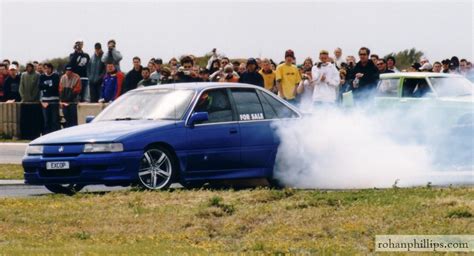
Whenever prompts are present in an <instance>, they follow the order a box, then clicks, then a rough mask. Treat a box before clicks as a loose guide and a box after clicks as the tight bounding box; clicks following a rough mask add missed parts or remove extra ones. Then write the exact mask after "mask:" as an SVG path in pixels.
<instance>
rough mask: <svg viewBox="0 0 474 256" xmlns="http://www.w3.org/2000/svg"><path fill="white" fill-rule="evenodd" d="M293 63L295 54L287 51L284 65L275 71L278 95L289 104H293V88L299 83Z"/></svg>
mask: <svg viewBox="0 0 474 256" xmlns="http://www.w3.org/2000/svg"><path fill="white" fill-rule="evenodd" d="M294 61H295V53H294V52H293V51H292V50H287V51H286V52H285V63H282V64H280V65H278V67H277V69H276V82H277V88H278V95H279V96H280V97H281V98H283V99H285V100H287V101H288V102H290V103H295V95H296V91H295V88H296V86H297V85H298V84H299V83H300V81H301V75H300V72H299V70H298V68H297V67H296V66H295V65H294V64H293V63H294Z"/></svg>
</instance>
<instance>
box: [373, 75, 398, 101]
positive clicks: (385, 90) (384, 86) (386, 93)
mask: <svg viewBox="0 0 474 256" xmlns="http://www.w3.org/2000/svg"><path fill="white" fill-rule="evenodd" d="M399 83H400V79H399V78H392V79H381V80H380V81H379V84H378V85H377V96H379V97H398V85H399Z"/></svg>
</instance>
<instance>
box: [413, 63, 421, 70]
mask: <svg viewBox="0 0 474 256" xmlns="http://www.w3.org/2000/svg"><path fill="white" fill-rule="evenodd" d="M411 67H412V68H414V69H416V70H419V69H420V67H421V64H420V63H418V62H415V63H413V64H412V65H411Z"/></svg>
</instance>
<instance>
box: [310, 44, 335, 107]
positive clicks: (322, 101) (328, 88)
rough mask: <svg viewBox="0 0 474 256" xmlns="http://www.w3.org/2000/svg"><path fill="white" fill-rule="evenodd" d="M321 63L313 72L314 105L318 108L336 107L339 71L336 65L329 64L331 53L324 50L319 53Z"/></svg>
mask: <svg viewBox="0 0 474 256" xmlns="http://www.w3.org/2000/svg"><path fill="white" fill-rule="evenodd" d="M319 60H320V61H321V62H319V63H318V65H316V66H314V67H313V68H312V70H311V75H312V79H313V82H314V90H313V104H314V105H316V106H321V105H325V106H335V104H336V95H337V88H338V86H339V82H340V78H339V71H337V68H336V66H335V65H334V64H332V63H331V62H329V52H328V51H326V50H322V51H320V52H319Z"/></svg>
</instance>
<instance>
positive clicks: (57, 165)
mask: <svg viewBox="0 0 474 256" xmlns="http://www.w3.org/2000/svg"><path fill="white" fill-rule="evenodd" d="M65 169H69V162H67V161H64V162H47V163H46V170H65Z"/></svg>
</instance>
